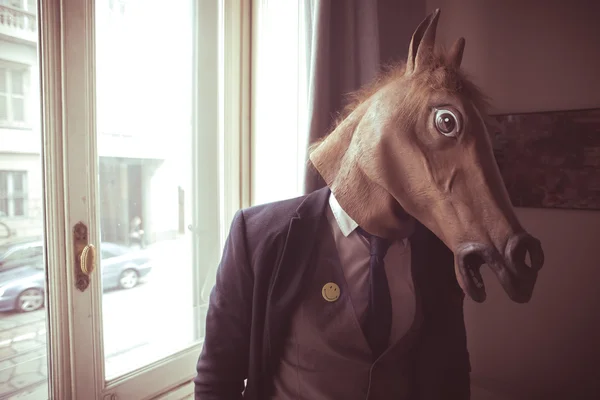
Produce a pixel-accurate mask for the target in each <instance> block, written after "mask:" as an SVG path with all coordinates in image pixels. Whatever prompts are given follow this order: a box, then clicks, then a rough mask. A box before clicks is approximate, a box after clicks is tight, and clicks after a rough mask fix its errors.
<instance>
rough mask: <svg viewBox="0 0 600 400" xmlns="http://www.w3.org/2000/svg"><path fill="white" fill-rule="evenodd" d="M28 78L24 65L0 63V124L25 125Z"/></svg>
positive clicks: (10, 125)
mask: <svg viewBox="0 0 600 400" xmlns="http://www.w3.org/2000/svg"><path fill="white" fill-rule="evenodd" d="M28 79H29V71H28V68H27V67H26V66H17V65H16V64H13V65H10V64H7V63H0V124H2V125H6V126H9V127H23V126H25V124H26V122H27V112H26V94H27V86H28Z"/></svg>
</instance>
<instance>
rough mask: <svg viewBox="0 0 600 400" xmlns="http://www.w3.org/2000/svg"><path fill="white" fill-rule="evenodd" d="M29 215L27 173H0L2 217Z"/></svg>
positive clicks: (0, 212)
mask: <svg viewBox="0 0 600 400" xmlns="http://www.w3.org/2000/svg"><path fill="white" fill-rule="evenodd" d="M26 214H27V172H24V171H0V216H6V217H23V216H25V215H26Z"/></svg>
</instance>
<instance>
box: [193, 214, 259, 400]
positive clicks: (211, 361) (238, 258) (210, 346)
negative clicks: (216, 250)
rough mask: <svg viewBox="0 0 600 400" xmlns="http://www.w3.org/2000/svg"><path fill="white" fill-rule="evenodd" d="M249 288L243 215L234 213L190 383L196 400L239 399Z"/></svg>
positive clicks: (245, 360) (246, 354) (245, 365)
mask: <svg viewBox="0 0 600 400" xmlns="http://www.w3.org/2000/svg"><path fill="white" fill-rule="evenodd" d="M252 288H253V274H252V272H251V268H250V265H249V262H248V253H247V248H246V226H245V222H244V215H243V212H242V211H238V212H237V213H236V215H235V216H234V218H233V222H232V225H231V230H230V232H229V237H228V238H227V241H226V243H225V249H224V251H223V256H222V259H221V263H220V265H219V268H218V271H217V279H216V284H215V286H214V288H213V290H212V292H211V295H210V302H209V306H208V313H207V317H206V335H205V340H204V346H203V348H202V352H201V354H200V357H199V359H198V364H197V368H196V369H197V375H196V377H195V378H194V384H195V398H196V400H217V399H218V400H233V399H235V400H239V399H242V393H243V390H244V379H246V377H247V371H248V358H249V347H250V325H251V315H252V310H251V304H252Z"/></svg>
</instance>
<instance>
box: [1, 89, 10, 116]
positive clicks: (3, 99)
mask: <svg viewBox="0 0 600 400" xmlns="http://www.w3.org/2000/svg"><path fill="white" fill-rule="evenodd" d="M7 107H8V103H7V102H6V95H5V94H0V121H6V120H8V108H7Z"/></svg>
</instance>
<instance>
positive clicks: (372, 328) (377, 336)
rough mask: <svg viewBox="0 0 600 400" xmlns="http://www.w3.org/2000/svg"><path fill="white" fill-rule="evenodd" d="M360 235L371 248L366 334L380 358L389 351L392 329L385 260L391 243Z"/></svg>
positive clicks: (366, 233) (376, 355) (360, 231)
mask: <svg viewBox="0 0 600 400" xmlns="http://www.w3.org/2000/svg"><path fill="white" fill-rule="evenodd" d="M357 231H358V233H360V234H361V235H362V236H364V237H365V238H367V239H368V240H369V243H370V248H371V258H370V260H369V289H370V293H369V308H368V309H367V317H366V319H365V325H364V332H365V336H366V338H367V341H368V342H369V346H370V347H371V350H372V351H373V356H374V357H375V358H378V357H379V356H380V355H381V354H382V353H383V352H384V351H385V349H387V346H388V341H389V338H390V330H391V328H392V299H391V297H390V288H389V286H388V281H387V276H386V274H385V268H384V267H383V265H384V264H383V258H384V257H385V254H386V253H387V251H388V249H389V247H390V245H391V243H390V242H389V241H388V240H386V239H383V238H380V237H378V236H375V235H371V234H370V233H368V232H366V231H364V230H363V229H362V228H360V227H359V228H357Z"/></svg>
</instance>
